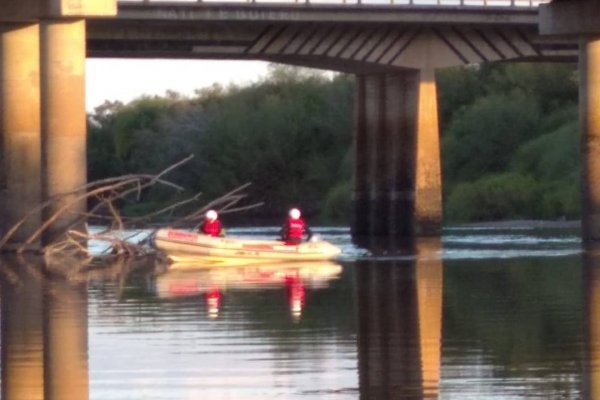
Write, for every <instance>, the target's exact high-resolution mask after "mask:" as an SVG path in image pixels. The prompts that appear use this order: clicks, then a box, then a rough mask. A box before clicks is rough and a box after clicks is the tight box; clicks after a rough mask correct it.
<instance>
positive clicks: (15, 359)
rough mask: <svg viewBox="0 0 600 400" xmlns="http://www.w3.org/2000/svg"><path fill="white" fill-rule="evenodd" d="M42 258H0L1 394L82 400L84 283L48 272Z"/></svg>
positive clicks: (84, 395)
mask: <svg viewBox="0 0 600 400" xmlns="http://www.w3.org/2000/svg"><path fill="white" fill-rule="evenodd" d="M40 261H41V260H39V259H24V258H15V257H12V258H3V259H2V265H1V275H0V276H1V278H0V284H1V293H2V299H1V303H2V332H1V340H2V398H3V399H9V400H10V399H31V400H38V399H40V400H42V399H45V400H71V399H73V400H85V399H87V398H88V396H89V389H88V359H87V293H86V290H85V286H83V285H81V284H72V283H68V282H67V281H66V280H64V279H63V278H62V277H58V276H53V275H48V274H46V272H47V271H43V270H42V269H41V268H40V265H41V262H40Z"/></svg>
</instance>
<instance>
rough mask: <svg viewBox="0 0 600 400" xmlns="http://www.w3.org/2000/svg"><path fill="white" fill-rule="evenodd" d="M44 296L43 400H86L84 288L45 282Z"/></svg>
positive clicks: (55, 281) (86, 367) (85, 306)
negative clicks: (44, 396)
mask: <svg viewBox="0 0 600 400" xmlns="http://www.w3.org/2000/svg"><path fill="white" fill-rule="evenodd" d="M47 282H48V283H47V285H46V289H47V290H46V293H47V295H46V297H45V306H46V309H45V311H46V312H45V343H44V344H45V346H44V362H45V394H46V398H45V400H86V399H88V398H89V383H88V382H89V379H88V358H87V293H86V291H85V287H82V286H81V285H80V286H73V285H72V284H69V283H67V282H64V281H58V280H48V281H47Z"/></svg>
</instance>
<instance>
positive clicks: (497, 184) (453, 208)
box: [446, 173, 538, 222]
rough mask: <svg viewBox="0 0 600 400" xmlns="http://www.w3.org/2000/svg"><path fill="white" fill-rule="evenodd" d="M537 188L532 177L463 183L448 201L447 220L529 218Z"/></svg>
mask: <svg viewBox="0 0 600 400" xmlns="http://www.w3.org/2000/svg"><path fill="white" fill-rule="evenodd" d="M537 187H538V184H537V182H536V181H535V180H534V179H533V178H532V177H531V176H527V175H521V174H517V173H504V174H499V175H488V176H486V177H484V178H481V179H479V180H477V181H475V182H472V183H461V184H458V185H457V186H456V187H455V188H454V190H453V191H452V192H451V193H450V195H449V197H448V199H447V202H446V217H447V219H448V220H449V221H452V222H470V221H484V220H500V219H508V218H530V217H531V216H532V215H533V212H534V210H535V208H536V204H537V198H538V191H537Z"/></svg>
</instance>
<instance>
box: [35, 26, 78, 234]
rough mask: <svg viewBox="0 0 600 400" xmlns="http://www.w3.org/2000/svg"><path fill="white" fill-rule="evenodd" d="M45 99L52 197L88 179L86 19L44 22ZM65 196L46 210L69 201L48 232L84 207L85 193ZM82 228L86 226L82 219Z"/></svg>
mask: <svg viewBox="0 0 600 400" xmlns="http://www.w3.org/2000/svg"><path fill="white" fill-rule="evenodd" d="M40 29H41V88H42V90H41V93H42V97H41V105H42V156H43V165H44V168H43V176H42V183H43V197H44V199H49V198H52V197H54V196H60V195H61V194H65V193H71V192H73V191H74V190H75V189H77V188H81V186H82V185H84V184H85V183H86V180H87V171H86V166H87V161H86V114H85V21H84V20H81V19H80V20H57V21H52V20H46V21H43V22H42V24H41V27H40ZM81 193H82V191H79V192H78V193H76V194H72V195H69V196H67V197H62V198H61V199H62V200H61V201H59V202H55V203H53V205H52V206H51V207H49V208H47V209H46V210H45V212H44V217H45V218H48V217H50V216H52V215H54V214H55V213H56V212H58V211H59V210H61V209H62V208H64V207H66V206H68V210H69V211H68V212H67V213H63V214H61V217H60V218H58V219H57V220H56V221H55V222H54V223H53V225H52V226H51V227H50V229H49V230H48V231H47V232H46V233H45V235H44V241H45V242H50V241H52V239H53V238H54V237H55V236H56V235H59V234H60V233H61V232H63V231H64V229H65V227H68V226H69V225H71V224H72V223H73V221H74V220H77V219H80V218H81V217H82V214H83V213H85V211H86V201H85V199H80V200H76V197H77V196H78V195H79V194H81ZM77 228H78V229H80V230H84V229H85V226H84V224H83V222H81V223H80V224H79V225H78V226H77Z"/></svg>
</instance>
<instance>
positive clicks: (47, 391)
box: [0, 227, 600, 400]
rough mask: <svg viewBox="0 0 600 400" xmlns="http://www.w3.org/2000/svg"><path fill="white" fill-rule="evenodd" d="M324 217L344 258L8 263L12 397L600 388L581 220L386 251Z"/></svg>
mask: <svg viewBox="0 0 600 400" xmlns="http://www.w3.org/2000/svg"><path fill="white" fill-rule="evenodd" d="M315 231H317V232H318V233H319V234H320V235H321V236H322V237H323V238H324V239H326V240H329V241H332V242H333V243H335V244H337V245H339V246H341V247H342V249H343V254H342V257H341V258H340V260H339V261H336V262H323V263H303V264H272V265H250V266H231V267H226V268H224V267H221V268H208V267H206V266H204V267H202V266H197V268H195V269H193V270H190V269H184V268H178V267H177V266H175V267H174V268H166V266H165V265H164V264H163V263H160V262H157V261H154V260H150V261H149V260H145V261H143V262H139V261H138V262H134V263H124V262H122V263H115V264H113V265H108V266H105V267H100V266H96V267H95V268H82V267H79V266H78V265H76V264H69V263H67V262H61V261H54V262H52V263H49V264H48V268H47V269H46V270H45V271H42V269H41V266H40V265H39V262H37V261H32V260H28V259H26V260H19V259H15V258H4V259H2V260H0V262H1V267H0V274H1V276H0V283H1V287H0V289H1V290H0V294H1V296H0V302H1V313H2V319H1V325H2V326H1V343H0V344H1V351H2V357H1V360H2V361H1V368H2V375H1V376H2V382H1V383H2V391H1V393H2V399H7V400H21V399H23V400H36V399H44V400H49V399H50V400H69V399H74V400H75V399H77V400H86V399H98V400H125V399H136V400H138V399H145V400H151V399H152V400H154V399H156V400H159V399H160V400H168V399H178V400H181V399H211V400H225V399H236V400H238V399H239V400H250V399H252V400H259V399H260V400H267V399H361V400H378V399H484V400H485V399H494V400H496V399H502V400H505V399H538V398H539V399H598V398H600V372H599V370H598V366H599V365H600V352H599V350H600V252H598V253H596V251H593V250H590V251H588V252H583V251H581V250H580V248H581V245H580V239H579V237H578V234H577V231H574V230H569V229H533V228H528V227H520V228H512V229H511V228H506V227H505V228H502V229H500V228H491V227H490V228H485V227H480V228H448V229H445V230H444V234H443V237H442V240H441V241H439V240H427V241H420V242H418V243H416V244H415V246H414V247H413V248H412V249H411V250H410V251H397V252H388V253H378V254H377V255H374V254H372V253H371V252H370V251H369V250H367V249H362V248H359V247H357V246H355V245H353V244H352V242H351V240H350V236H349V231H348V229H346V228H316V229H315ZM275 232H276V229H275V228H264V229H261V230H258V231H251V230H248V229H235V228H232V229H228V234H229V235H236V236H237V235H242V236H244V235H246V236H255V237H273V236H274V235H275ZM596 356H598V357H596Z"/></svg>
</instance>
